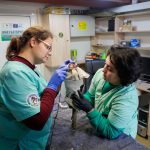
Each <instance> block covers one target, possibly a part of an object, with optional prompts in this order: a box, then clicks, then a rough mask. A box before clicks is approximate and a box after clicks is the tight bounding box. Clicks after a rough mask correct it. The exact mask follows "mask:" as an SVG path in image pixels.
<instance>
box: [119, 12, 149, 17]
mask: <svg viewBox="0 0 150 150" xmlns="http://www.w3.org/2000/svg"><path fill="white" fill-rule="evenodd" d="M149 14H150V11H142V12H135V13H126V14H122V15H118V16H117V17H127V16H133V17H135V16H140V15H149Z"/></svg>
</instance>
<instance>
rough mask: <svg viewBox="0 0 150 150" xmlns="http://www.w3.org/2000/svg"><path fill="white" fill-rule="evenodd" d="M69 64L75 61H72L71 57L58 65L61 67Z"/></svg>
mask: <svg viewBox="0 0 150 150" xmlns="http://www.w3.org/2000/svg"><path fill="white" fill-rule="evenodd" d="M69 64H75V61H73V60H72V59H67V60H65V61H64V63H63V64H62V65H61V66H60V68H61V67H64V66H68V65H69Z"/></svg>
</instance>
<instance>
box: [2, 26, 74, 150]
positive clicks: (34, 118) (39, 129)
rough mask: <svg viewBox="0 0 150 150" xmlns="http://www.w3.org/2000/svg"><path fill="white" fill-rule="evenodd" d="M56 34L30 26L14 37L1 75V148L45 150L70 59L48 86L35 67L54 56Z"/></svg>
mask: <svg viewBox="0 0 150 150" xmlns="http://www.w3.org/2000/svg"><path fill="white" fill-rule="evenodd" d="M52 40H53V36H52V34H51V33H50V32H49V31H47V30H45V29H43V28H41V27H30V28H28V29H27V30H26V31H24V33H23V34H22V36H21V37H14V38H12V40H11V42H10V44H9V46H8V49H7V53H6V58H7V60H8V61H7V62H6V63H5V65H4V66H3V68H2V70H1V72H0V149H2V150H16V149H20V150H44V149H45V148H46V143H47V140H48V137H49V135H50V133H51V126H52V117H51V112H52V108H53V105H54V100H55V98H56V96H57V94H58V92H59V89H60V86H61V84H62V82H63V81H64V80H65V78H66V75H67V70H68V64H69V63H73V62H72V61H71V60H67V61H65V62H64V64H62V65H61V66H60V67H59V68H58V69H57V70H56V71H55V73H54V74H53V75H52V77H51V79H50V80H49V82H48V83H46V81H45V79H44V78H43V77H42V75H41V74H40V72H39V71H38V69H37V68H36V66H35V65H37V64H41V63H44V62H46V60H47V59H48V57H49V56H50V55H51V45H52Z"/></svg>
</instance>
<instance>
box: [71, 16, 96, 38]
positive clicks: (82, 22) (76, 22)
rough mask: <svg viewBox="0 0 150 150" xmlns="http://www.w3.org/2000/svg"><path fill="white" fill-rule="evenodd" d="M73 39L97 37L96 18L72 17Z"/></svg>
mask: <svg viewBox="0 0 150 150" xmlns="http://www.w3.org/2000/svg"><path fill="white" fill-rule="evenodd" d="M70 30H71V31H70V32H71V37H79V36H94V35H95V18H94V17H92V16H84V15H82V16H80V15H71V16H70Z"/></svg>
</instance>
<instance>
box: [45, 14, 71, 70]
mask: <svg viewBox="0 0 150 150" xmlns="http://www.w3.org/2000/svg"><path fill="white" fill-rule="evenodd" d="M43 26H44V27H46V28H47V29H48V30H50V31H51V32H52V34H53V36H54V39H53V44H52V56H50V57H49V59H48V61H47V62H46V66H48V67H58V66H60V65H61V64H62V63H63V62H64V60H65V59H67V58H70V30H69V15H55V14H46V15H44V16H43Z"/></svg>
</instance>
